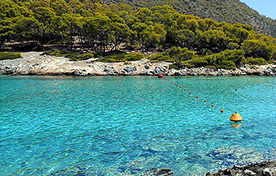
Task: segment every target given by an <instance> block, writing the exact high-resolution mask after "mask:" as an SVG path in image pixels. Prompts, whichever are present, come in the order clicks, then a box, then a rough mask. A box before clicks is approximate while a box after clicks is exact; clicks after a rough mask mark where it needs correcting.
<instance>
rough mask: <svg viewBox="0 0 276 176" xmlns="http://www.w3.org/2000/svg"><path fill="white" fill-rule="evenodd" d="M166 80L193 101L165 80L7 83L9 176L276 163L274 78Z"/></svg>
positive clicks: (2, 150) (2, 141)
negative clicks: (235, 118) (238, 116)
mask: <svg viewBox="0 0 276 176" xmlns="http://www.w3.org/2000/svg"><path fill="white" fill-rule="evenodd" d="M167 78H168V79H169V80H171V81H173V82H176V83H178V84H179V85H181V86H183V88H187V89H188V91H192V95H189V94H188V93H187V92H185V91H184V89H183V88H182V89H180V88H178V87H177V86H175V85H173V84H171V83H169V82H168V81H165V80H163V79H158V78H157V77H90V78H71V77H11V76H0V95H1V96H0V105H1V106H0V175H93V176H94V175H95V176H98V175H100V176H105V175H110V176H113V175H116V176H117V175H139V174H142V173H145V172H146V171H148V170H150V169H151V168H154V167H156V168H171V169H172V170H173V172H174V173H175V175H177V176H178V175H179V176H180V175H181V176H182V175H193V174H196V175H205V173H206V172H208V171H210V172H215V171H218V170H219V169H223V168H227V167H231V166H233V165H246V164H251V163H256V162H260V161H264V160H276V127H275V126H276V78H275V77H167ZM235 89H238V91H235ZM196 96H199V97H200V98H196ZM205 99H206V100H208V102H206V103H205V102H203V100H205ZM211 104H214V105H215V107H214V108H212V107H211ZM221 109H223V110H224V111H225V112H224V113H223V114H221V113H220V110H221ZM234 112H238V113H240V114H241V115H242V117H243V118H244V120H243V121H242V122H241V123H233V122H230V121H229V117H230V116H231V114H232V113H234Z"/></svg>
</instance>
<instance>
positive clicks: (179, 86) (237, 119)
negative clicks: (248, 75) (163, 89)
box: [158, 74, 242, 122]
mask: <svg viewBox="0 0 276 176" xmlns="http://www.w3.org/2000/svg"><path fill="white" fill-rule="evenodd" d="M158 77H159V78H162V79H163V80H165V81H167V82H168V83H171V84H172V85H174V86H176V87H178V88H180V89H181V90H184V92H188V93H189V94H190V95H192V94H193V92H192V91H188V89H187V88H184V87H183V86H181V85H179V84H177V83H175V82H172V81H170V80H169V79H167V78H165V77H164V75H161V74H159V75H158ZM235 91H237V90H236V89H235ZM194 97H195V98H196V99H198V100H200V101H201V102H203V103H205V104H207V103H208V101H207V100H206V99H203V98H201V97H200V96H198V95H196V96H194ZM210 107H212V108H214V109H218V108H217V106H215V104H210ZM227 109H228V110H230V109H229V108H227ZM224 111H225V110H224V109H220V112H221V114H223V113H224ZM230 120H231V121H235V122H238V121H241V120H242V118H241V116H240V115H239V114H237V113H236V112H235V113H234V114H232V116H231V117H230Z"/></svg>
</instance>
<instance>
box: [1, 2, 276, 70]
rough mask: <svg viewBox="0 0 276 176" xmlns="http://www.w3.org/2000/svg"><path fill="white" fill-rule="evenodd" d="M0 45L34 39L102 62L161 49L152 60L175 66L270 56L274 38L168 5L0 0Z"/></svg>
mask: <svg viewBox="0 0 276 176" xmlns="http://www.w3.org/2000/svg"><path fill="white" fill-rule="evenodd" d="M0 9H1V11H0V44H1V45H0V46H3V43H4V42H5V41H28V40H29V41H35V40H36V41H37V42H38V43H39V44H40V45H43V44H50V43H60V44H66V45H68V46H73V45H74V44H75V43H78V44H79V46H83V47H86V48H89V49H90V50H91V51H92V53H93V54H92V53H77V54H76V53H74V52H70V51H69V52H68V51H67V52H62V51H56V53H49V54H54V55H57V56H66V57H70V58H71V60H74V61H77V60H83V59H88V58H91V57H103V56H104V57H103V58H100V60H101V61H103V62H117V61H131V60H138V59H141V58H142V57H143V55H142V54H126V53H124V52H122V53H120V52H119V53H117V54H116V55H114V54H110V53H109V54H105V53H107V51H116V50H119V49H120V48H122V47H125V48H131V50H132V49H139V50H141V51H142V52H143V51H156V50H161V51H163V52H161V53H158V54H155V55H153V56H150V59H151V61H152V62H158V61H169V62H172V63H173V64H174V65H175V66H180V67H181V66H188V67H194V66H195V67H199V66H211V67H214V68H219V67H221V68H235V67H237V66H238V65H241V64H244V63H249V64H256V63H266V62H273V61H274V60H275V58H276V39H275V38H272V37H270V36H266V35H264V34H256V33H255V31H254V29H253V27H252V26H249V25H245V24H241V23H235V24H230V23H225V22H222V23H219V22H217V21H215V20H213V19H209V18H206V19H201V18H199V17H197V16H193V15H183V14H180V13H178V12H177V11H176V10H175V9H173V8H172V7H170V6H154V7H151V8H150V9H149V8H136V9H135V10H132V8H131V7H130V6H128V5H126V4H119V5H115V4H111V5H105V4H100V3H97V2H96V1H89V0H82V1H80V0H69V1H65V0H36V1H31V0H25V1H18V0H3V1H2V2H1V4H0Z"/></svg>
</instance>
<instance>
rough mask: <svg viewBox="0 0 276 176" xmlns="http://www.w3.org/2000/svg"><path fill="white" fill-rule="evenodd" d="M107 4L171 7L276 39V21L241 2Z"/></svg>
mask: <svg viewBox="0 0 276 176" xmlns="http://www.w3.org/2000/svg"><path fill="white" fill-rule="evenodd" d="M102 1H103V2H104V3H106V4H111V3H115V4H119V3H126V4H128V5H130V6H131V7H132V8H134V9H136V8H141V7H146V8H151V7H153V6H156V5H169V6H172V7H173V8H174V9H176V10H177V11H178V12H179V13H182V14H186V15H195V16H198V17H200V18H211V19H214V20H216V21H218V22H228V23H231V24H234V23H242V24H248V25H251V26H253V27H254V29H255V31H256V32H257V33H263V34H267V35H271V36H273V37H276V20H275V19H274V20H273V19H271V18H267V17H265V16H263V15H260V14H259V13H258V12H257V11H255V10H253V9H251V8H250V7H248V6H247V5H246V4H244V3H242V2H240V1H239V0H102Z"/></svg>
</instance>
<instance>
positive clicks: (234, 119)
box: [230, 112, 242, 122]
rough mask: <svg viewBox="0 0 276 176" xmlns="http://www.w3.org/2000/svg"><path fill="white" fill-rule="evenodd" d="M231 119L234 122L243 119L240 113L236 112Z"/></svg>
mask: <svg viewBox="0 0 276 176" xmlns="http://www.w3.org/2000/svg"><path fill="white" fill-rule="evenodd" d="M230 120H231V121H233V122H239V121H242V117H241V115H240V114H238V113H236V112H235V113H234V114H232V115H231V117H230Z"/></svg>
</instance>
